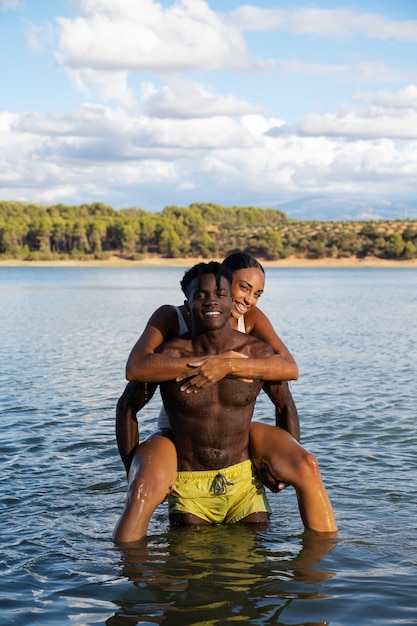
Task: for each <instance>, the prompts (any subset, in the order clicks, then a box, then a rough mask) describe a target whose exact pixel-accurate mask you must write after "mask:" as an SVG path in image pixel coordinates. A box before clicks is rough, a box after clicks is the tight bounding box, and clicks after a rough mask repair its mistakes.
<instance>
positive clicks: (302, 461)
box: [250, 422, 337, 532]
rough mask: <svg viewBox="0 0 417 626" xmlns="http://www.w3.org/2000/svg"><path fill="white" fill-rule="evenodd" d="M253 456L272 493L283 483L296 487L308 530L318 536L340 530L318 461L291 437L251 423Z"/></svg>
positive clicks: (277, 429)
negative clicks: (317, 533) (319, 533)
mask: <svg viewBox="0 0 417 626" xmlns="http://www.w3.org/2000/svg"><path fill="white" fill-rule="evenodd" d="M250 455H251V459H252V461H253V462H254V464H255V466H256V467H257V468H258V471H259V473H260V475H261V476H262V478H264V477H265V478H266V485H267V486H268V487H269V488H270V489H271V490H272V491H278V490H279V485H280V483H289V484H290V485H293V487H294V489H295V491H296V493H297V499H298V506H299V510H300V515H301V519H302V521H303V524H304V526H305V528H308V529H310V530H315V531H317V532H334V531H336V530H337V525H336V520H335V517H334V513H333V508H332V505H331V503H330V500H329V497H328V495H327V492H326V488H325V486H324V483H323V480H322V478H321V475H320V470H319V466H318V463H317V459H316V457H315V456H314V455H313V454H310V453H309V452H308V451H307V450H306V449H305V448H303V446H302V445H301V444H299V443H298V442H297V441H296V440H295V439H294V437H293V436H292V435H290V434H289V433H288V432H287V431H285V430H282V429H281V428H277V427H276V426H270V425H268V424H262V423H260V422H252V424H251V427H250Z"/></svg>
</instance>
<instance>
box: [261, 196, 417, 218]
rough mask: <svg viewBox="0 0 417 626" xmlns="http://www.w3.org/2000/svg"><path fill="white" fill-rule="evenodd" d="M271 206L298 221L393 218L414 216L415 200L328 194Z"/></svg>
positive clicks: (415, 215)
mask: <svg viewBox="0 0 417 626" xmlns="http://www.w3.org/2000/svg"><path fill="white" fill-rule="evenodd" d="M273 208H276V209H279V210H281V211H284V213H286V214H287V217H289V218H291V217H292V218H295V219H299V220H335V221H339V220H343V221H345V220H372V219H373V220H378V219H383V220H396V219H416V218H417V199H416V201H415V203H413V204H412V203H409V204H405V203H404V202H393V201H391V200H364V199H363V198H358V199H355V198H346V197H336V196H334V197H331V196H308V197H305V198H300V199H298V200H294V201H292V202H286V203H283V204H279V205H277V206H274V207H273Z"/></svg>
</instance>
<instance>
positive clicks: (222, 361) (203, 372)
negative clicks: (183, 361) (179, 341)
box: [175, 350, 253, 393]
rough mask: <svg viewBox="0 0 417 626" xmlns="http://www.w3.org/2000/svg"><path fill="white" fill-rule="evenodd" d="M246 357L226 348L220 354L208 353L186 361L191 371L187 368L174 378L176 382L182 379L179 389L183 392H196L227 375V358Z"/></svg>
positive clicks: (229, 371) (228, 372) (228, 363)
mask: <svg viewBox="0 0 417 626" xmlns="http://www.w3.org/2000/svg"><path fill="white" fill-rule="evenodd" d="M247 358H248V357H247V355H246V354H242V353H241V352H235V351H234V350H228V351H227V352H222V353H221V354H213V355H208V356H206V357H204V358H203V359H200V360H198V361H192V362H191V363H188V367H189V368H192V369H191V371H190V370H187V371H185V372H182V373H181V374H179V376H177V377H176V379H175V380H176V381H177V382H178V383H180V382H183V381H184V382H183V384H182V385H181V387H180V390H181V391H185V393H197V392H198V391H201V390H202V389H206V388H207V387H209V386H210V385H212V384H213V383H217V381H219V380H221V379H222V378H225V377H227V376H228V374H230V373H231V366H230V362H229V359H247ZM234 378H235V377H234ZM238 380H241V381H242V382H246V383H251V382H253V381H252V380H250V379H248V378H238Z"/></svg>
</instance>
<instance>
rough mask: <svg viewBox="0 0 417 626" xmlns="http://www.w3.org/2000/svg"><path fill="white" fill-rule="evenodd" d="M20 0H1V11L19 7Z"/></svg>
mask: <svg viewBox="0 0 417 626" xmlns="http://www.w3.org/2000/svg"><path fill="white" fill-rule="evenodd" d="M19 5H20V0H0V11H11V10H13V9H17V7H18V6H19Z"/></svg>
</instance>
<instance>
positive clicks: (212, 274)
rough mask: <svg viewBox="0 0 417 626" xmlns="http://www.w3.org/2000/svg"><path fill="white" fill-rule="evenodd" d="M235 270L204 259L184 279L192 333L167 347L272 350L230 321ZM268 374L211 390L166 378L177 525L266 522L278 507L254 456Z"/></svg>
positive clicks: (173, 353)
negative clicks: (255, 421) (252, 443)
mask: <svg viewBox="0 0 417 626" xmlns="http://www.w3.org/2000/svg"><path fill="white" fill-rule="evenodd" d="M230 284H231V275H230V274H229V272H228V270H225V269H224V268H223V267H222V266H221V265H220V264H218V263H214V262H212V263H208V264H204V263H201V264H199V265H197V266H195V267H194V268H192V269H191V270H190V271H189V272H187V273H186V274H185V276H184V278H183V280H182V282H181V286H182V289H183V291H184V293H185V295H186V298H187V302H188V308H189V312H190V315H191V322H192V328H191V333H190V335H189V336H187V335H183V336H181V337H178V338H176V339H173V340H171V341H169V342H168V343H167V344H165V346H162V347H161V348H160V350H159V351H160V352H161V353H162V354H164V355H166V356H170V357H173V358H181V357H186V358H189V359H193V358H194V359H195V358H198V357H199V356H204V355H207V354H220V353H222V352H225V351H226V350H233V351H236V352H240V353H241V354H245V355H246V356H248V357H250V358H264V357H267V356H270V355H271V354H272V349H271V348H270V347H269V346H267V345H266V344H265V343H263V342H262V341H259V340H258V339H256V338H254V337H252V336H250V335H246V334H244V333H240V332H239V331H235V330H233V329H232V327H231V325H230V312H231V306H232V299H231V295H230ZM262 385H263V383H262V381H253V382H242V381H240V380H238V379H232V378H224V379H222V380H220V381H218V382H217V383H216V384H214V385H211V386H210V387H208V388H207V389H205V390H203V391H200V392H199V393H194V394H184V393H183V392H182V391H181V390H180V384H179V383H177V382H176V381H168V382H164V383H161V384H160V389H161V395H162V400H163V403H164V406H165V409H166V411H167V414H168V417H169V418H170V422H171V428H172V434H173V440H174V443H175V447H176V449H177V455H178V469H179V472H178V474H177V478H176V481H175V484H174V488H173V491H172V492H171V494H170V496H169V500H168V502H169V516H170V521H171V522H173V523H176V524H183V523H184V524H192V523H194V524H210V523H222V522H225V523H235V522H239V521H245V522H266V521H267V520H268V516H269V514H270V512H271V509H270V506H269V503H268V500H267V498H266V495H265V491H264V488H263V486H262V483H261V482H260V480H259V478H258V477H257V474H256V470H255V468H254V466H253V465H252V462H251V461H250V459H249V425H250V422H251V419H252V414H253V409H254V406H255V401H256V398H257V396H258V394H259V392H260V390H261V389H262Z"/></svg>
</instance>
